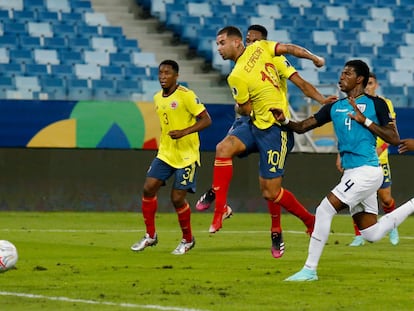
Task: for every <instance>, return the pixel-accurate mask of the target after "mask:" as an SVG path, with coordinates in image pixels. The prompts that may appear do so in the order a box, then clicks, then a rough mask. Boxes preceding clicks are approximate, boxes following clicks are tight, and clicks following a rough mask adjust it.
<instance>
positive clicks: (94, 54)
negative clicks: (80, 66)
mask: <svg viewBox="0 0 414 311" xmlns="http://www.w3.org/2000/svg"><path fill="white" fill-rule="evenodd" d="M83 58H84V61H85V63H86V64H96V65H98V66H108V65H109V54H108V53H105V52H102V51H84V52H83Z"/></svg>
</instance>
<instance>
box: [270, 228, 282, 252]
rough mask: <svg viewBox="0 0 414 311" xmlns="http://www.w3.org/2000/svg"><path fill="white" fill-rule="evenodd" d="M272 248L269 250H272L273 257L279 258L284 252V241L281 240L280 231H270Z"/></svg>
mask: <svg viewBox="0 0 414 311" xmlns="http://www.w3.org/2000/svg"><path fill="white" fill-rule="evenodd" d="M271 238H272V248H271V249H270V251H271V252H272V256H273V257H274V258H280V257H282V256H283V253H284V252H285V243H284V242H283V236H282V232H272V235H271Z"/></svg>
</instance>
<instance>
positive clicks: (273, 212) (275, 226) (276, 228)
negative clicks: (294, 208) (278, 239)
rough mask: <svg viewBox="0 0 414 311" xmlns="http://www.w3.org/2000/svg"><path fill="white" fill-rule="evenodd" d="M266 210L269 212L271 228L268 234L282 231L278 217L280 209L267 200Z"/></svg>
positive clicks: (276, 204) (277, 205)
mask: <svg viewBox="0 0 414 311" xmlns="http://www.w3.org/2000/svg"><path fill="white" fill-rule="evenodd" d="M267 208H268V210H269V214H270V217H271V218H272V227H271V228H270V232H272V233H273V232H278V233H280V232H281V231H282V228H281V227H280V215H281V207H280V205H279V204H278V203H275V202H273V201H269V200H267Z"/></svg>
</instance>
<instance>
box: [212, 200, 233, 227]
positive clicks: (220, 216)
mask: <svg viewBox="0 0 414 311" xmlns="http://www.w3.org/2000/svg"><path fill="white" fill-rule="evenodd" d="M225 208H226V211H225V212H224V213H219V212H216V211H215V212H214V217H213V222H212V224H211V226H210V228H209V229H208V232H209V233H216V232H217V231H219V230H220V229H221V227H223V220H224V219H227V218H230V217H231V216H232V215H233V210H232V209H231V207H230V206H228V205H226V206H225Z"/></svg>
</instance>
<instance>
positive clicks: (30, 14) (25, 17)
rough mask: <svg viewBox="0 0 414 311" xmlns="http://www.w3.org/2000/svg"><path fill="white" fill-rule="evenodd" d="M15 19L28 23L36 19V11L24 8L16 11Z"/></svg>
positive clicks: (18, 21) (14, 13)
mask: <svg viewBox="0 0 414 311" xmlns="http://www.w3.org/2000/svg"><path fill="white" fill-rule="evenodd" d="M13 20H14V21H15V22H16V23H28V22H33V21H35V20H36V14H35V11H29V10H23V11H14V12H13Z"/></svg>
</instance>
